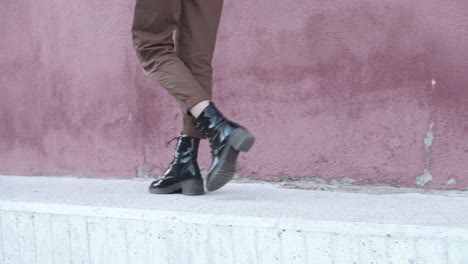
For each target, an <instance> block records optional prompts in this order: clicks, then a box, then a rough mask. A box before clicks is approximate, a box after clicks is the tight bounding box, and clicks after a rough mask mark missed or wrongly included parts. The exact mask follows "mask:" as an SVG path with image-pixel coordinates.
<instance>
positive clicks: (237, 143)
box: [206, 128, 255, 192]
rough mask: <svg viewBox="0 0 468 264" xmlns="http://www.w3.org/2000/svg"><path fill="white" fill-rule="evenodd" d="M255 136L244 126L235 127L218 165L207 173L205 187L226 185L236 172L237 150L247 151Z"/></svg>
mask: <svg viewBox="0 0 468 264" xmlns="http://www.w3.org/2000/svg"><path fill="white" fill-rule="evenodd" d="M254 143H255V138H254V137H253V136H252V134H250V132H249V131H247V129H245V128H237V129H236V130H234V131H233V132H232V134H231V135H230V136H229V138H228V142H227V145H228V146H226V149H225V150H224V151H223V153H221V157H220V161H219V164H218V166H217V167H216V168H215V169H214V170H213V171H212V172H211V173H210V174H209V175H208V177H207V183H206V189H207V190H208V191H210V192H213V191H216V190H218V189H220V188H221V187H223V186H224V185H226V183H228V182H229V181H230V180H232V178H233V177H234V174H235V173H236V163H237V157H238V156H239V152H240V151H243V152H247V151H249V150H250V149H251V148H252V146H253V144H254Z"/></svg>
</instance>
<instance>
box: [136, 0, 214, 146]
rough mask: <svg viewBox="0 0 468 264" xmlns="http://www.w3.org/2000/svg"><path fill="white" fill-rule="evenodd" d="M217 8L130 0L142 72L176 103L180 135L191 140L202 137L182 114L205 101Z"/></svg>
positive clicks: (196, 1) (192, 1) (210, 1)
mask: <svg viewBox="0 0 468 264" xmlns="http://www.w3.org/2000/svg"><path fill="white" fill-rule="evenodd" d="M222 6H223V0H136V6H135V14H134V19H133V26H132V35H133V43H134V47H135V50H136V53H137V56H138V58H139V60H140V62H141V65H142V67H143V70H144V72H145V73H146V74H147V75H148V76H149V77H150V78H151V79H153V80H155V81H157V82H158V83H159V84H160V85H161V86H162V87H164V88H165V89H166V90H167V91H168V92H169V93H170V94H171V95H172V96H173V97H174V98H175V99H176V100H177V101H178V102H179V103H180V105H181V107H182V111H183V115H184V122H183V130H182V133H184V134H186V135H188V136H192V137H196V138H203V135H202V134H201V133H200V132H199V131H198V130H197V129H196V128H195V127H194V125H193V121H194V118H193V117H192V116H191V115H190V114H189V113H188V110H189V109H190V108H191V107H192V106H194V105H196V104H197V103H199V102H201V101H204V100H211V94H212V93H211V87H212V71H213V70H212V67H211V61H212V58H213V51H214V48H215V43H216V34H217V31H218V25H219V20H220V18H221V10H222ZM174 31H175V32H176V35H175V43H174V38H173V33H174Z"/></svg>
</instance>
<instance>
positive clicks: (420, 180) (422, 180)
mask: <svg viewBox="0 0 468 264" xmlns="http://www.w3.org/2000/svg"><path fill="white" fill-rule="evenodd" d="M434 125H435V122H434V121H431V123H430V124H429V130H428V131H427V133H426V137H425V138H424V152H425V161H424V164H425V167H424V171H423V174H422V175H421V176H418V177H417V178H416V184H417V185H418V186H420V187H424V185H426V184H427V183H428V182H430V181H432V174H431V172H430V168H429V162H430V155H431V153H430V151H431V146H432V143H433V142H434Z"/></svg>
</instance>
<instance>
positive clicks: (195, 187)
mask: <svg viewBox="0 0 468 264" xmlns="http://www.w3.org/2000/svg"><path fill="white" fill-rule="evenodd" d="M199 143H200V140H199V139H196V138H192V137H183V136H181V137H179V138H178V140H177V146H176V152H175V155H174V160H173V161H172V162H171V164H170V166H169V168H168V169H167V170H166V171H165V172H164V174H163V176H162V177H161V178H160V179H158V180H156V181H154V182H153V183H151V185H150V187H149V191H150V193H155V194H170V193H180V192H182V194H185V195H202V194H204V193H205V191H204V187H203V179H202V177H201V174H200V168H199V167H198V163H197V153H198V145H199Z"/></svg>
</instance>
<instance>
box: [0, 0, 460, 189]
mask: <svg viewBox="0 0 468 264" xmlns="http://www.w3.org/2000/svg"><path fill="white" fill-rule="evenodd" d="M133 4H134V3H133V2H132V1H130V2H113V1H109V0H103V1H98V2H96V1H74V2H73V1H52V0H44V1H40V2H34V1H15V0H6V1H3V2H2V10H5V12H2V16H0V24H1V25H2V27H1V31H2V36H3V41H1V42H0V52H1V54H0V56H1V60H0V68H1V71H0V80H1V83H0V85H1V89H0V174H22V175H45V174H48V175H51V174H52V175H76V176H86V177H137V176H138V177H149V176H154V175H158V174H160V173H161V172H163V170H164V169H165V168H166V166H167V165H168V164H169V162H170V161H171V159H172V155H173V150H174V146H173V144H166V142H168V141H169V140H170V139H171V138H173V137H174V136H177V135H178V134H179V131H180V124H181V122H182V121H181V116H180V113H179V108H178V106H177V105H176V103H175V102H173V100H172V99H171V98H170V97H169V96H168V94H167V93H166V92H165V91H163V90H162V89H161V88H160V87H158V86H157V85H156V84H154V83H153V82H151V81H149V80H147V78H146V77H145V76H144V75H143V73H142V71H141V70H140V67H139V65H138V62H137V59H136V55H135V54H134V51H133V48H132V43H131V34H130V31H129V30H130V27H131V20H132V14H133ZM467 14H468V4H467V2H466V1H465V0H446V1H442V0H427V1H416V0H410V1H406V0H396V1H395V0H392V1H390V0H384V1H371V0H358V1H346V0H337V1H317V0H312V1H305V0H301V1H280V0H268V1H267V0H261V1H247V0H239V1H226V2H225V8H224V16H223V18H222V21H221V26H220V31H219V35H218V44H217V50H216V52H215V60H214V62H213V64H214V67H215V72H214V90H215V93H214V100H215V101H216V102H217V104H218V106H219V108H221V110H222V111H223V112H224V113H225V115H226V116H228V117H229V118H232V119H233V120H235V121H237V122H239V123H241V124H243V125H245V126H247V127H248V128H249V129H250V130H251V131H252V132H253V133H254V134H255V135H256V136H257V144H256V145H255V146H254V148H253V149H252V151H251V152H249V153H248V154H242V155H241V157H240V159H239V171H238V173H239V175H241V176H244V177H248V178H251V179H261V180H270V181H281V180H282V179H284V178H285V177H286V178H287V179H290V180H292V181H295V180H301V179H306V178H316V179H323V181H324V182H329V183H332V182H340V179H350V180H349V182H350V183H352V184H354V185H391V186H399V187H424V188H429V189H465V188H468V74H467V72H468V49H466V43H468V16H467ZM200 157H201V166H202V167H203V168H207V167H208V166H209V162H210V157H209V150H208V146H207V144H206V143H204V144H202V149H201V151H200Z"/></svg>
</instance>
